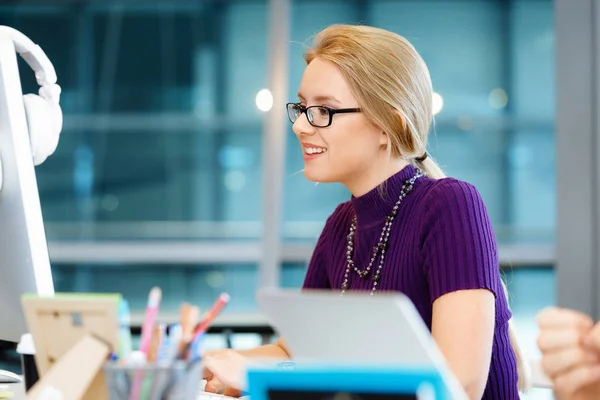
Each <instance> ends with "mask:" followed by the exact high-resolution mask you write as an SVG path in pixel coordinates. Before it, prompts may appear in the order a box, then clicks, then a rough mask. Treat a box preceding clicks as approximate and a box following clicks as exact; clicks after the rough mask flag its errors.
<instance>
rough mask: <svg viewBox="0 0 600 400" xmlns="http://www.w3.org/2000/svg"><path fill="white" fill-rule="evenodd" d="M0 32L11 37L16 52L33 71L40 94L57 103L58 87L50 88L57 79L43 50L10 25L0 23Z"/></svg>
mask: <svg viewBox="0 0 600 400" xmlns="http://www.w3.org/2000/svg"><path fill="white" fill-rule="evenodd" d="M2 34H5V35H8V36H9V37H10V38H11V39H12V41H13V43H14V46H15V50H16V51H17V53H19V55H20V56H21V57H22V58H23V59H24V60H25V62H27V64H28V65H29V67H30V68H31V69H32V70H33V72H34V73H35V79H36V81H37V83H38V85H39V86H41V89H40V96H42V97H44V98H47V99H48V100H51V101H54V102H56V103H58V101H59V96H60V88H58V87H57V88H52V86H53V85H55V84H56V81H57V77H56V71H55V70H54V66H53V65H52V63H51V62H50V60H49V59H48V56H46V53H44V50H42V48H41V47H40V46H38V45H36V44H35V43H33V42H32V41H31V39H29V38H28V37H27V36H25V35H24V34H22V33H21V32H19V31H18V30H16V29H13V28H11V27H8V26H3V25H0V35H2ZM46 87H47V88H46Z"/></svg>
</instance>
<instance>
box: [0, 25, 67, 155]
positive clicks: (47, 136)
mask: <svg viewBox="0 0 600 400" xmlns="http://www.w3.org/2000/svg"><path fill="white" fill-rule="evenodd" d="M0 35H7V36H8V37H9V38H10V39H11V40H12V42H13V44H14V46H15V50H16V51H17V53H19V55H20V56H21V57H22V58H23V59H24V60H25V61H26V62H27V64H28V65H29V67H30V68H31V69H32V70H33V72H35V79H36V81H37V83H38V85H39V86H40V90H39V92H38V93H39V95H36V94H26V95H24V96H23V104H24V107H25V114H26V116H27V127H28V130H29V141H30V143H31V154H32V156H33V163H34V165H40V164H41V163H43V162H44V161H45V160H46V158H48V156H50V155H52V153H54V151H55V150H56V147H57V146H58V140H59V138H60V132H61V130H62V125H63V115H62V110H61V108H60V104H59V100H60V92H61V89H60V86H58V85H57V84H56V79H57V78H56V71H55V70H54V66H53V65H52V63H51V62H50V60H49V59H48V57H47V56H46V54H45V53H44V50H42V48H41V47H40V46H38V45H36V44H35V43H33V42H32V41H31V39H29V38H28V37H27V36H25V35H23V34H22V33H21V32H19V31H17V30H16V29H13V28H10V27H8V26H2V25H0Z"/></svg>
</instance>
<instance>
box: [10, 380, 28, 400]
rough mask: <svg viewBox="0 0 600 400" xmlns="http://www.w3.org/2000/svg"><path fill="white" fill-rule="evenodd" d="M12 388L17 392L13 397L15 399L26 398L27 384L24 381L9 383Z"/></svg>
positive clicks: (21, 399)
mask: <svg viewBox="0 0 600 400" xmlns="http://www.w3.org/2000/svg"><path fill="white" fill-rule="evenodd" d="M8 386H9V387H10V390H11V391H13V392H15V395H14V396H13V397H12V399H14V400H23V399H25V386H24V385H23V383H11V384H9V385H8Z"/></svg>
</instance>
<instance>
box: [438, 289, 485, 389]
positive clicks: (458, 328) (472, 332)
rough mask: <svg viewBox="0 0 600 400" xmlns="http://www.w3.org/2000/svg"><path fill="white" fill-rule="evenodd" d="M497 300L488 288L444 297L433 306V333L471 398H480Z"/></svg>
mask: <svg viewBox="0 0 600 400" xmlns="http://www.w3.org/2000/svg"><path fill="white" fill-rule="evenodd" d="M494 308H495V297H494V295H493V294H492V293H491V292H490V291H488V290H485V289H476V290H460V291H457V292H453V293H448V294H445V295H443V296H441V297H439V298H438V299H436V300H435V302H434V303H433V316H432V327H431V329H432V334H433V338H434V339H435V341H436V343H437V345H438V347H439V348H440V350H441V352H442V354H443V355H444V356H445V358H446V361H447V362H448V366H449V368H450V370H451V371H452V372H453V374H454V375H455V376H456V378H457V379H458V381H459V383H460V384H461V386H462V387H463V389H464V390H465V392H466V394H467V396H469V398H470V399H481V397H482V395H483V391H484V389H485V385H486V383H487V379H488V374H489V367H490V359H491V356H492V340H493V337H494V315H495V310H494Z"/></svg>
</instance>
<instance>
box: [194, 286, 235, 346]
mask: <svg viewBox="0 0 600 400" xmlns="http://www.w3.org/2000/svg"><path fill="white" fill-rule="evenodd" d="M230 299H231V297H230V296H229V295H228V294H227V293H221V295H220V296H219V298H218V299H217V301H215V303H214V304H213V306H212V307H211V309H210V310H208V312H207V313H206V315H205V316H204V318H202V320H201V321H200V322H199V323H198V325H196V329H194V338H196V337H198V336H200V335H201V334H203V333H204V332H206V330H207V329H208V327H209V326H210V324H212V322H213V321H214V320H215V318H216V317H217V316H218V315H219V313H220V312H221V311H222V310H223V308H225V306H226V305H227V304H228V303H229V300H230Z"/></svg>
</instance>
